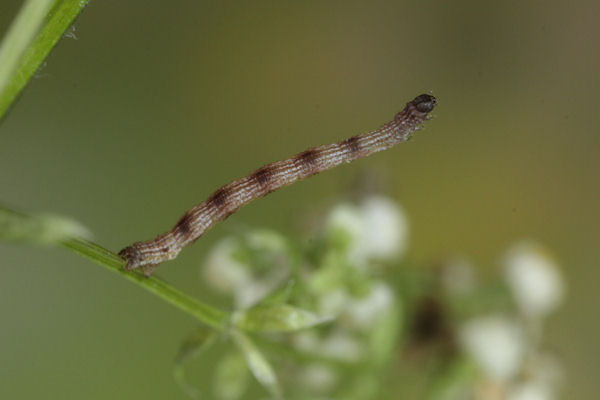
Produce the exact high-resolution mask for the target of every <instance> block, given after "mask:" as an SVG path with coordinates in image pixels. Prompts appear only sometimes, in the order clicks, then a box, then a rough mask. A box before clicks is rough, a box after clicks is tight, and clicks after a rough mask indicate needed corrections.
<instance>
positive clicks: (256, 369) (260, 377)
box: [231, 330, 281, 398]
mask: <svg viewBox="0 0 600 400" xmlns="http://www.w3.org/2000/svg"><path fill="white" fill-rule="evenodd" d="M231 337H232V339H233V342H234V343H235V344H236V345H237V347H238V348H239V349H240V351H241V352H242V354H243V355H244V358H245V359H246V364H247V365H248V368H249V369H250V371H251V372H252V375H254V377H255V378H256V380H257V381H258V382H259V383H260V384H261V385H263V386H264V387H265V388H266V389H267V390H268V391H269V392H270V393H271V395H273V397H275V398H281V389H280V388H279V383H278V381H277V376H276V375H275V371H273V367H272V366H271V364H269V362H268V361H267V359H266V358H265V357H264V356H263V355H262V353H261V352H260V351H259V350H258V348H257V347H256V346H255V345H254V343H252V341H251V340H250V339H249V338H248V337H247V336H246V335H244V334H243V333H242V332H240V331H237V330H232V331H231Z"/></svg>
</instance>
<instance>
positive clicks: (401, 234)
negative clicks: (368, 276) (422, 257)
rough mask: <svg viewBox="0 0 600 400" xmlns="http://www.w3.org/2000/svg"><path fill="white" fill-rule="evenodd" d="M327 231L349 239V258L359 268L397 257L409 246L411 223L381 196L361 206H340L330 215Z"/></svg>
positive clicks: (395, 206) (397, 208)
mask: <svg viewBox="0 0 600 400" xmlns="http://www.w3.org/2000/svg"><path fill="white" fill-rule="evenodd" d="M327 228H328V231H329V232H335V231H337V230H341V231H343V232H344V233H346V234H347V235H348V236H349V240H350V245H349V250H348V258H349V259H350V260H352V262H353V263H354V264H355V265H357V266H362V265H364V264H365V263H366V261H367V260H368V259H371V258H383V259H387V258H393V257H397V256H399V255H401V254H402V253H403V252H404V250H405V248H406V244H407V237H408V220H407V217H406V215H405V214H404V211H403V210H402V208H401V207H400V206H399V205H398V204H396V203H394V202H393V201H391V200H389V199H387V198H385V197H382V196H371V197H369V198H367V199H365V200H364V201H363V202H362V203H361V204H360V206H352V205H349V204H341V205H338V206H337V207H335V208H334V209H333V210H332V211H331V213H330V215H329V219H328V222H327Z"/></svg>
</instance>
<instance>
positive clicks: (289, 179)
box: [119, 94, 437, 276]
mask: <svg viewBox="0 0 600 400" xmlns="http://www.w3.org/2000/svg"><path fill="white" fill-rule="evenodd" d="M436 104H437V100H436V98H435V97H433V96H431V95H429V94H422V95H420V96H417V97H416V98H415V99H414V100H413V101H411V102H409V103H407V104H406V107H404V109H403V110H402V111H400V112H399V113H398V114H396V116H395V117H394V119H393V120H392V121H390V122H388V123H387V124H385V125H383V126H382V127H381V128H379V129H377V130H375V131H372V132H367V133H363V134H361V135H356V136H352V137H350V138H348V139H346V140H342V141H341V142H339V143H337V144H332V145H325V146H319V147H314V148H310V149H308V150H305V151H303V152H302V153H299V154H297V155H296V156H294V157H292V158H289V159H287V160H283V161H278V162H274V163H271V164H268V165H265V166H264V167H262V168H259V169H257V170H256V171H254V172H253V173H251V174H250V175H248V176H247V177H244V178H241V179H238V180H235V181H233V182H231V183H229V184H227V185H225V186H223V187H222V188H220V189H219V190H217V191H216V192H214V193H213V194H212V195H210V197H209V198H208V199H207V200H206V201H205V202H203V203H200V204H198V205H197V206H196V207H193V208H192V209H190V210H189V211H188V212H187V213H185V214H184V216H183V217H181V219H180V220H179V221H177V223H176V224H175V226H174V227H173V229H171V230H170V231H168V232H166V233H163V234H162V235H159V236H158V237H157V238H156V239H153V240H149V241H146V242H137V243H134V244H132V245H131V246H129V247H126V248H124V249H123V250H121V251H120V252H119V255H120V256H121V257H122V258H123V259H125V261H126V263H125V269H127V270H132V269H135V268H138V267H141V268H142V270H143V271H144V274H146V275H148V276H149V275H151V274H152V272H153V271H154V269H155V268H156V266H157V265H158V264H159V263H161V262H163V261H167V260H172V259H173V258H175V257H177V255H178V254H179V252H180V251H181V249H182V248H183V247H185V246H187V245H188V244H190V243H193V242H194V241H195V240H197V239H198V238H199V237H200V236H202V235H203V234H204V232H206V231H207V230H208V229H210V228H211V227H212V226H213V225H214V224H216V223H217V222H219V221H221V220H223V219H225V218H227V217H228V216H229V215H231V214H232V213H234V212H235V211H236V210H238V209H239V208H240V207H242V206H244V205H246V204H248V203H249V202H251V201H252V200H255V199H257V198H260V197H263V196H265V195H266V194H268V193H270V192H272V191H274V190H277V189H279V188H281V187H284V186H287V185H290V184H292V183H294V182H296V181H298V180H301V179H303V178H306V177H307V176H310V175H314V174H317V173H319V172H322V171H325V170H327V169H329V168H333V167H335V166H337V165H339V164H341V163H344V162H350V161H353V160H356V159H358V158H361V157H366V156H368V155H370V154H373V153H375V152H378V151H382V150H385V149H388V148H390V147H392V146H394V145H396V144H398V143H402V142H404V141H406V140H408V138H410V136H411V135H412V133H413V132H415V131H416V130H418V129H420V126H421V124H422V123H423V122H424V121H426V120H427V119H428V118H429V117H428V114H429V113H430V112H431V111H432V110H433V108H434V107H435V105H436Z"/></svg>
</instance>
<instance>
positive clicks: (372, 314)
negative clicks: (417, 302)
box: [346, 282, 394, 330]
mask: <svg viewBox="0 0 600 400" xmlns="http://www.w3.org/2000/svg"><path fill="white" fill-rule="evenodd" d="M393 304H394V292H393V291H392V289H390V287H389V286H388V285H386V284H385V283H383V282H377V283H375V284H373V285H372V286H371V291H370V292H369V294H368V295H367V296H365V297H364V298H359V299H352V300H351V301H350V302H348V303H347V304H346V313H347V315H348V317H349V319H350V321H351V322H352V325H354V326H355V327H356V328H359V329H362V330H367V329H369V328H370V327H371V326H372V325H373V323H375V322H376V321H377V320H378V319H379V318H380V317H381V316H382V315H384V314H385V313H386V312H387V311H388V310H389V309H390V308H391V307H392V306H393Z"/></svg>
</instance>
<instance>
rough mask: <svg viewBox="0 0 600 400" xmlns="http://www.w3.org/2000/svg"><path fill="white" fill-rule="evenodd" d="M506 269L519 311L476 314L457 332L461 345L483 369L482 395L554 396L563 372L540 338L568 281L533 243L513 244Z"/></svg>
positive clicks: (528, 399)
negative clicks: (508, 313) (541, 346)
mask: <svg viewBox="0 0 600 400" xmlns="http://www.w3.org/2000/svg"><path fill="white" fill-rule="evenodd" d="M503 267H504V278H505V280H506V283H507V284H508V287H509V289H510V292H511V293H512V296H513V298H514V301H515V303H516V305H517V308H518V314H517V315H513V316H507V315H487V316H483V317H478V318H473V319H471V320H469V321H467V322H466V323H464V324H463V326H462V327H461V329H460V333H459V336H460V341H461V345H462V347H463V348H464V350H465V351H466V352H467V354H469V355H470V356H471V357H472V359H473V360H474V361H475V362H476V363H477V364H478V366H479V367H480V368H481V370H482V372H483V373H484V377H483V379H482V381H481V385H480V387H479V389H480V393H479V395H478V397H480V398H483V399H487V398H497V397H495V396H496V394H498V393H501V394H502V395H501V396H500V397H498V398H502V399H506V400H552V399H555V398H557V396H558V393H559V391H560V389H561V386H562V385H561V384H562V381H563V380H564V379H563V371H562V368H561V365H560V363H559V362H558V361H557V360H556V358H555V357H553V356H552V354H549V353H547V352H545V351H543V350H540V349H539V347H540V346H539V341H540V338H541V331H540V330H541V320H542V319H543V318H544V317H546V316H547V315H548V314H549V313H550V312H551V311H553V310H554V309H555V308H556V307H557V306H558V305H559V304H560V303H561V300H562V299H563V297H564V282H563V280H562V278H561V276H560V273H559V271H558V268H557V267H556V265H555V264H554V263H553V262H552V260H551V259H550V258H549V257H548V256H547V255H545V253H544V252H543V251H542V250H541V249H540V247H539V246H536V245H534V244H532V243H519V244H517V245H515V246H514V247H512V248H511V249H510V250H509V251H508V253H507V256H506V258H505V260H504V265H503ZM491 393H494V395H492V394H491Z"/></svg>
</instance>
